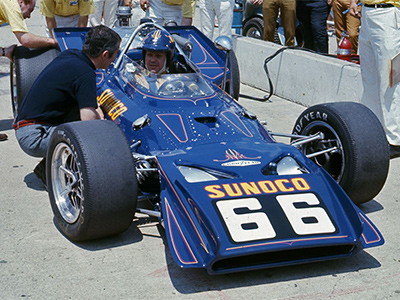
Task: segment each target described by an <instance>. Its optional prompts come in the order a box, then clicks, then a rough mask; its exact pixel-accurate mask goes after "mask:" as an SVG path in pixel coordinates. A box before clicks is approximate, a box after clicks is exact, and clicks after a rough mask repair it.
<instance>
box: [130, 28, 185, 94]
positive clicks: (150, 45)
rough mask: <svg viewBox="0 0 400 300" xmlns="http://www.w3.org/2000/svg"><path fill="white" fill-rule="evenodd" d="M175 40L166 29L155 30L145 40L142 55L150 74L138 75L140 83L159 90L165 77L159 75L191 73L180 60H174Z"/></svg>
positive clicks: (137, 78)
mask: <svg viewBox="0 0 400 300" xmlns="http://www.w3.org/2000/svg"><path fill="white" fill-rule="evenodd" d="M175 49H176V48H175V40H174V39H173V37H172V36H171V35H170V34H169V33H168V32H167V31H164V30H160V29H157V30H154V31H152V32H150V33H148V34H147V36H146V37H145V38H144V40H143V46H142V55H143V63H144V67H145V69H146V71H147V72H149V73H148V74H143V75H146V76H145V77H143V76H136V80H137V82H138V83H139V84H141V85H142V86H144V87H146V88H150V90H153V91H155V90H157V89H158V88H159V87H160V86H161V85H162V84H163V83H164V82H165V79H162V78H161V77H159V76H157V75H162V74H168V73H174V74H175V73H189V72H190V71H189V69H188V67H187V66H186V65H185V64H183V63H182V62H180V61H178V60H176V59H175V60H174V55H175Z"/></svg>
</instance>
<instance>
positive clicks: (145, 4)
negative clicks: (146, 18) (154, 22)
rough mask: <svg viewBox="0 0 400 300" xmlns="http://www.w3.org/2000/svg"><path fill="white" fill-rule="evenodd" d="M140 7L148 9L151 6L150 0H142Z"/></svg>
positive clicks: (144, 9)
mask: <svg viewBox="0 0 400 300" xmlns="http://www.w3.org/2000/svg"><path fill="white" fill-rule="evenodd" d="M140 7H141V8H142V9H143V11H146V10H147V9H148V8H149V7H150V3H149V0H140Z"/></svg>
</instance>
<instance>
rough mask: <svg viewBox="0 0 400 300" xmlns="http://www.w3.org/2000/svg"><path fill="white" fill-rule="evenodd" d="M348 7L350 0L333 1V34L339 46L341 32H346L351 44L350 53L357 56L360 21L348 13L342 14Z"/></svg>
mask: <svg viewBox="0 0 400 300" xmlns="http://www.w3.org/2000/svg"><path fill="white" fill-rule="evenodd" d="M349 7H350V0H333V1H332V11H333V16H334V21H335V34H336V41H337V43H338V44H339V41H340V38H341V37H342V32H343V31H346V32H347V33H348V34H349V40H350V42H351V53H352V54H357V52H358V35H359V32H360V30H359V28H360V24H361V22H360V19H359V18H357V17H355V16H353V15H351V14H350V13H345V14H343V12H344V11H345V10H347V9H349Z"/></svg>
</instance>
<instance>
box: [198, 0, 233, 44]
mask: <svg viewBox="0 0 400 300" xmlns="http://www.w3.org/2000/svg"><path fill="white" fill-rule="evenodd" d="M234 5H235V3H234V0H199V8H200V23H201V31H202V32H203V33H204V34H205V35H206V36H207V37H208V38H209V39H210V40H213V37H214V21H215V17H217V20H218V32H219V35H225V36H229V37H231V36H232V22H233V9H234Z"/></svg>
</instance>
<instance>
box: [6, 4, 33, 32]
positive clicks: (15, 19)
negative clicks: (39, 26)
mask: <svg viewBox="0 0 400 300" xmlns="http://www.w3.org/2000/svg"><path fill="white" fill-rule="evenodd" d="M3 23H8V24H10V27H11V31H12V32H28V27H27V26H26V23H25V20H24V17H23V16H22V11H21V7H20V6H19V4H18V1H17V0H0V24H3Z"/></svg>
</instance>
